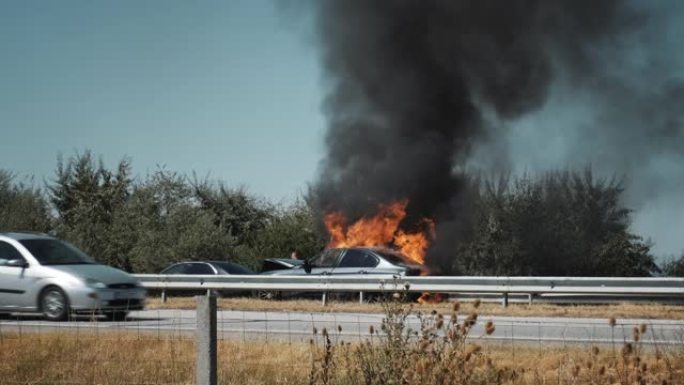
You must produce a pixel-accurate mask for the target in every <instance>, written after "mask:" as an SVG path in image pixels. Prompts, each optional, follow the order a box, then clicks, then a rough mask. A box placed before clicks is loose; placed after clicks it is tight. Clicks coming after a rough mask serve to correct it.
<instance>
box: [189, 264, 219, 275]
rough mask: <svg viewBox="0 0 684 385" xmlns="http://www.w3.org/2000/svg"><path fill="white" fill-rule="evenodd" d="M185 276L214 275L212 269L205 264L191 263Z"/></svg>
mask: <svg viewBox="0 0 684 385" xmlns="http://www.w3.org/2000/svg"><path fill="white" fill-rule="evenodd" d="M185 274H216V273H215V272H214V269H212V268H211V266H209V265H207V264H206V263H191V264H190V266H189V267H188V268H187V269H186V270H185Z"/></svg>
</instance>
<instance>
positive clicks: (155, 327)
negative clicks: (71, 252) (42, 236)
mask: <svg viewBox="0 0 684 385" xmlns="http://www.w3.org/2000/svg"><path fill="white" fill-rule="evenodd" d="M382 318H383V315H381V314H363V313H295V312H255V311H219V312H218V314H217V319H218V336H219V338H221V339H244V340H248V339H249V340H285V341H290V342H294V341H308V340H309V339H311V338H312V337H313V336H314V334H313V331H314V329H316V330H317V331H318V335H319V336H320V333H321V332H322V331H323V329H324V328H325V329H327V330H328V331H329V334H330V336H331V337H332V338H334V339H342V340H347V341H353V340H365V339H368V338H370V333H369V332H370V328H371V326H372V327H373V328H374V329H375V330H380V325H381V323H382ZM464 318H465V316H463V315H462V316H460V318H459V322H461V321H462V320H463V319H464ZM487 321H492V322H493V323H494V326H495V328H496V330H495V331H494V332H493V333H492V334H491V335H487V334H486V333H485V331H484V324H485V323H486V322H487ZM445 322H446V323H448V322H449V318H448V317H446V318H445ZM641 324H645V325H646V326H647V331H646V333H644V334H643V336H641V342H642V343H644V344H662V345H673V344H676V345H684V321H682V320H660V319H618V320H617V322H616V325H615V326H614V327H611V326H610V325H609V322H608V319H607V318H606V319H592V318H561V317H502V316H487V315H480V316H479V317H478V321H477V323H476V325H475V326H474V327H473V328H472V330H471V332H470V334H469V338H472V339H486V340H492V341H499V342H502V343H504V342H507V341H510V342H525V343H562V344H565V343H586V344H608V343H612V342H615V343H620V344H621V343H623V342H624V341H632V339H633V337H632V336H633V328H634V327H635V326H636V327H638V326H640V325H641ZM407 327H408V328H411V329H413V330H419V329H420V320H419V319H418V318H417V317H415V316H411V317H409V318H408V319H407ZM195 328H196V313H195V311H194V310H173V309H165V310H144V311H137V312H132V313H131V314H130V316H129V317H128V319H127V320H125V321H121V322H107V321H104V320H103V319H101V318H92V317H80V318H76V319H74V320H71V321H69V322H47V321H43V320H42V319H41V318H40V317H39V316H37V315H13V316H10V317H8V318H5V319H0V335H1V334H3V333H36V332H37V333H47V332H60V333H61V332H64V333H66V332H95V333H99V332H117V331H125V332H135V333H146V334H154V335H158V336H160V337H161V336H168V337H170V338H173V336H188V337H191V336H192V334H193V333H194V332H195ZM373 338H377V337H373Z"/></svg>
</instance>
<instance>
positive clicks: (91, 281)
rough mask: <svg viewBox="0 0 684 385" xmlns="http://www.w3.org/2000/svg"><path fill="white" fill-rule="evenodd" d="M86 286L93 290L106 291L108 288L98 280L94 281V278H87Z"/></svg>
mask: <svg viewBox="0 0 684 385" xmlns="http://www.w3.org/2000/svg"><path fill="white" fill-rule="evenodd" d="M85 284H86V286H88V287H92V288H93V289H105V288H107V285H105V284H104V283H102V282H100V281H98V280H96V279H92V278H86V280H85Z"/></svg>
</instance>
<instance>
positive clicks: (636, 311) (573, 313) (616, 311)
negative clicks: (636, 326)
mask: <svg viewBox="0 0 684 385" xmlns="http://www.w3.org/2000/svg"><path fill="white" fill-rule="evenodd" d="M218 304H219V307H220V308H221V309H225V310H257V311H265V310H272V311H302V312H365V313H381V312H383V307H382V306H381V305H380V304H377V303H374V304H369V303H364V304H360V303H358V302H355V301H347V302H333V301H331V302H328V304H327V305H326V306H323V305H322V302H321V301H314V300H288V301H273V300H260V299H255V298H220V299H219V301H218ZM414 307H415V308H416V309H420V310H423V311H424V312H430V311H432V310H435V311H438V312H447V311H449V309H450V308H451V303H448V302H444V303H439V304H424V305H420V304H414ZM147 308H148V309H164V308H170V309H194V308H195V300H194V298H192V297H171V298H169V299H168V301H167V302H166V303H162V302H161V300H160V299H159V298H158V297H151V298H149V299H148V301H147ZM479 311H480V313H481V314H483V315H506V316H557V317H590V318H609V317H615V318H648V319H653V318H663V319H684V306H680V305H662V304H655V303H624V304H615V305H549V304H532V305H527V304H511V305H509V306H508V307H507V308H504V307H502V306H501V305H500V304H495V303H482V305H481V306H480V310H479Z"/></svg>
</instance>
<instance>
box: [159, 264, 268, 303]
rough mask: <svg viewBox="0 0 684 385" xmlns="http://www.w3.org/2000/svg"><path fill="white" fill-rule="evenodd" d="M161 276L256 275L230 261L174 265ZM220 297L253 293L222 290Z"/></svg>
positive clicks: (178, 293)
mask: <svg viewBox="0 0 684 385" xmlns="http://www.w3.org/2000/svg"><path fill="white" fill-rule="evenodd" d="M159 274H191V275H251V274H256V273H255V272H253V271H252V270H250V269H248V268H246V267H244V266H242V265H239V264H237V263H234V262H228V261H187V262H178V263H174V264H173V265H171V266H168V267H167V268H165V269H164V270H162V271H161V272H160V273H159ZM216 293H217V294H218V295H220V296H222V297H225V296H235V295H248V294H251V292H239V291H237V292H236V291H228V290H222V291H218V292H216ZM173 294H174V295H195V294H202V293H200V292H198V291H194V292H188V291H182V292H173Z"/></svg>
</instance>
